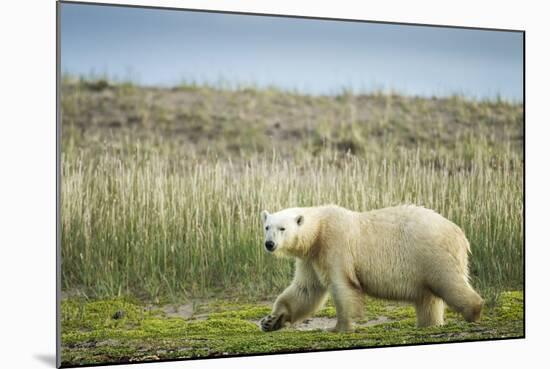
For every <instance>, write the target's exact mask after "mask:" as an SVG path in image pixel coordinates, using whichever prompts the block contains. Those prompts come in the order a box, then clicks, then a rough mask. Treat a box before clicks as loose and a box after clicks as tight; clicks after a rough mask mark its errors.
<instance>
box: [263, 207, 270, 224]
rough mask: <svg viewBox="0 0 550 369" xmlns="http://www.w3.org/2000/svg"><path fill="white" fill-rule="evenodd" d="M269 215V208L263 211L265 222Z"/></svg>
mask: <svg viewBox="0 0 550 369" xmlns="http://www.w3.org/2000/svg"><path fill="white" fill-rule="evenodd" d="M268 215H269V212H268V211H267V210H263V211H262V222H263V223H265V221H266V219H267V217H268Z"/></svg>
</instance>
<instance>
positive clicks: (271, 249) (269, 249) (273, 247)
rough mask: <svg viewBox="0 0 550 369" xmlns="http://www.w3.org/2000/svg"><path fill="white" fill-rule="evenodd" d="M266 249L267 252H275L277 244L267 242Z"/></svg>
mask: <svg viewBox="0 0 550 369" xmlns="http://www.w3.org/2000/svg"><path fill="white" fill-rule="evenodd" d="M265 248H266V250H267V251H273V250H274V249H275V242H273V241H265Z"/></svg>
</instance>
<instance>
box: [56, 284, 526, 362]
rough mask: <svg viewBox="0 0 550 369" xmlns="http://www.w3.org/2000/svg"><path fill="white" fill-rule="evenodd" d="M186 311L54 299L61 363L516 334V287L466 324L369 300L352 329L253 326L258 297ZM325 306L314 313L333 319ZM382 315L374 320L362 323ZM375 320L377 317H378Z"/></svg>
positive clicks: (519, 309) (260, 310)
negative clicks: (422, 319) (428, 320)
mask: <svg viewBox="0 0 550 369" xmlns="http://www.w3.org/2000/svg"><path fill="white" fill-rule="evenodd" d="M191 307H192V308H191V313H190V314H188V316H186V317H180V316H174V315H173V314H169V313H167V312H166V311H165V309H164V310H163V309H162V307H158V306H155V307H151V306H147V305H144V304H143V303H140V302H138V301H135V300H131V299H114V300H101V301H85V300H80V299H75V298H70V299H65V300H64V301H62V304H61V317H62V323H61V326H62V356H61V357H62V365H63V366H79V365H87V364H95V363H115V362H133V361H156V360H166V359H186V358H198V357H219V356H232V355H243V354H256V353H267V352H270V353H275V352H293V351H315V350H325V349H338V348H357V347H379V346H389V345H404V344H415V343H424V342H449V341H469V340H486V339H497V338H513V337H523V335H524V325H523V292H521V291H515V292H505V293H502V294H501V295H500V297H499V299H498V303H497V304H496V306H495V307H493V308H485V310H484V315H483V318H482V321H481V322H480V323H477V324H471V323H466V322H465V321H464V320H463V319H462V318H461V317H460V316H458V315H457V314H456V313H454V312H451V311H448V312H447V313H446V322H447V324H446V325H445V326H443V327H437V328H426V329H418V328H416V327H415V314H414V309H413V308H412V307H411V306H408V305H404V304H399V303H393V302H386V301H381V300H374V299H369V300H368V301H367V304H366V310H365V316H364V318H363V319H362V320H360V321H358V324H357V328H356V330H355V332H353V333H346V334H339V333H329V332H326V331H324V330H322V329H314V330H298V329H296V328H295V327H289V328H285V329H283V330H280V331H277V332H271V333H264V332H261V331H260V329H259V328H258V325H257V322H258V320H259V319H260V318H262V317H263V316H265V315H266V314H268V313H269V311H270V306H269V305H268V304H266V303H259V304H250V303H241V302H239V301H238V300H237V301H234V300H232V301H222V300H216V301H206V302H205V301H203V302H196V303H194V304H192V305H191ZM334 316H335V310H334V307H333V306H332V305H331V304H330V303H329V305H328V306H327V307H326V308H324V309H323V310H321V311H320V312H319V313H318V314H317V315H316V317H325V318H334ZM381 317H384V319H383V320H382V322H380V323H378V324H369V322H371V323H372V322H373V321H374V320H376V319H380V318H381ZM379 321H380V320H379Z"/></svg>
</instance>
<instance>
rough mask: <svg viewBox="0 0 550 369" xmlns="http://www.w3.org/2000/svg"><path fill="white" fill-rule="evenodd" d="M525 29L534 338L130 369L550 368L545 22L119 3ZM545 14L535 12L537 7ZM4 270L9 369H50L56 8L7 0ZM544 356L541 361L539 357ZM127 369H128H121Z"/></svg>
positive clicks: (332, 6) (428, 13) (0, 241)
mask: <svg viewBox="0 0 550 369" xmlns="http://www.w3.org/2000/svg"><path fill="white" fill-rule="evenodd" d="M111 2H112V3H126V4H134V5H158V6H170V7H185V8H200V9H216V10H227V11H244V12H257V13H274V14H291V15H307V16H320V17H334V18H352V19H368V20H381V21H399V22H410V23H430V24H446V25H460V26H474V27H491V28H506V29H509V28H512V29H525V30H526V31H527V36H526V40H527V65H526V68H527V80H526V87H527V91H526V104H527V105H526V111H527V137H526V142H527V145H528V146H527V188H526V190H527V198H526V199H527V229H526V234H527V339H525V340H512V341H499V342H482V343H462V344H446V345H432V346H415V347H403V348H385V349H370V350H353V351H340V352H325V353H316V354H294V355H276V356H259V357H245V358H235V359H215V360H201V361H185V362H171V363H158V364H144V365H132V366H128V367H129V368H141V367H144V368H153V367H158V368H161V367H162V368H180V367H186V368H217V367H222V366H223V367H229V368H257V367H262V368H265V369H268V368H280V367H282V366H283V367H285V366H287V367H305V366H313V367H337V366H342V365H345V366H351V365H353V366H355V365H360V366H365V367H367V366H369V367H371V366H381V365H383V366H384V367H386V366H388V367H395V366H398V365H400V366H404V367H411V366H412V367H441V366H445V367H446V368H464V367H499V368H508V367H509V368H517V367H518V366H521V365H523V364H527V365H529V363H537V362H538V361H539V360H541V362H547V360H546V355H545V354H546V352H544V351H543V349H544V348H546V347H548V344H547V342H548V341H547V332H548V330H549V328H550V327H549V324H548V323H547V322H548V318H547V317H546V310H547V307H548V306H549V301H548V297H547V292H546V291H548V286H547V282H548V281H549V280H550V278H549V276H548V269H549V268H548V265H547V264H548V263H549V260H550V257H549V256H550V255H549V252H548V249H549V248H550V243H549V242H548V241H549V240H548V233H547V232H545V230H546V228H547V227H546V223H547V222H548V215H547V213H548V210H547V209H549V208H550V204H549V203H548V196H547V195H546V193H547V189H548V188H550V182H549V180H548V175H547V173H548V169H547V168H548V162H547V159H546V158H548V157H549V156H550V155H549V154H550V153H549V150H548V149H547V147H548V144H547V142H546V141H547V140H548V137H550V135H549V133H550V130H549V124H548V118H547V115H548V109H547V108H546V106H547V105H548V102H547V100H548V96H549V94H548V88H549V87H548V83H549V80H548V71H547V66H548V65H550V58H549V49H548V47H547V46H546V45H547V33H548V32H547V26H546V17H544V16H543V15H544V14H547V12H546V11H545V9H544V8H543V4H544V2H529V1H524V2H520V1H516V2H513V3H512V4H509V3H506V2H504V1H502V0H501V1H493V0H491V1H489V0H486V1H483V2H482V1H479V0H476V1H471V0H461V1H452V2H451V1H446V2H442V1H419V0H417V1H406V0H403V1H395V0H384V1H376V2H368V3H367V2H359V1H351V0H339V1H338V2H334V1H331V2H320V1H305V0H301V1H300V2H297V1H288V0H278V1H275V0H269V1H267V0H266V1H262V2H258V1H244V0H232V1H227V0H226V1H222V0H219V1H213V0H204V1H198V0H193V1H191V0H179V1H176V0H172V1H124V2H123V1H111ZM539 3H540V4H541V5H538V4H539ZM0 17H1V19H0V35H1V40H2V43H1V45H2V57H1V58H0V62H1V69H0V71H1V72H0V73H2V78H1V79H0V81H2V82H1V84H0V86H1V89H2V92H3V93H2V105H1V106H2V109H1V110H2V115H1V119H0V160H1V161H0V168H1V169H2V179H1V180H0V194H1V198H0V211H1V212H0V216H1V219H0V250H1V253H2V254H1V255H0V262H1V263H2V264H1V266H0V272H1V273H2V278H1V279H0V280H1V281H2V289H1V293H2V303H1V304H0V309H1V310H0V313H1V316H2V318H3V322H4V324H2V327H1V329H0V334H1V335H2V338H3V339H2V342H3V347H2V352H3V355H2V358H0V360H1V362H2V367H10V368H11V367H32V368H35V367H52V366H53V363H54V361H53V355H54V350H55V339H54V337H55V322H54V317H55V278H54V277H55V4H54V1H52V0H36V1H11V2H5V3H3V4H2V11H1V12H0ZM543 355H544V356H543ZM119 367H121V368H123V367H127V366H119Z"/></svg>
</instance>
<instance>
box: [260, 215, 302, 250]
mask: <svg viewBox="0 0 550 369" xmlns="http://www.w3.org/2000/svg"><path fill="white" fill-rule="evenodd" d="M261 216H262V223H263V227H264V233H265V242H264V246H265V249H266V250H267V251H268V252H271V253H273V254H274V255H277V256H279V255H281V256H282V255H293V254H294V252H293V251H295V250H294V249H295V248H296V246H297V244H298V239H299V238H298V236H299V232H300V227H302V225H303V224H304V216H303V215H302V214H300V213H299V211H298V210H297V209H285V210H282V211H279V212H277V213H274V214H269V212H268V211H267V210H264V211H262V214H261Z"/></svg>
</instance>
